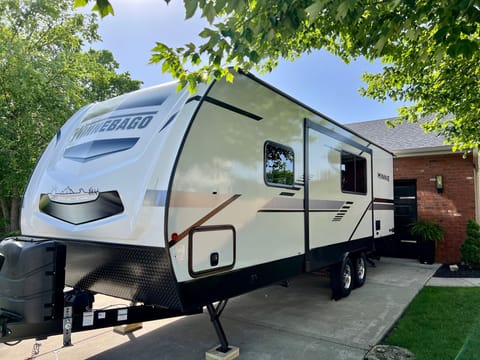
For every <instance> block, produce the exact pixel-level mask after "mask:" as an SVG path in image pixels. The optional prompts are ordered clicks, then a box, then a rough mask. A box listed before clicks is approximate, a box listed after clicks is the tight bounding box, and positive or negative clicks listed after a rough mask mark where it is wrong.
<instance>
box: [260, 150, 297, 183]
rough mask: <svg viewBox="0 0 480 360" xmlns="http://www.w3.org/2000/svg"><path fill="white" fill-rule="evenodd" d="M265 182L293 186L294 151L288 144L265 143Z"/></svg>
mask: <svg viewBox="0 0 480 360" xmlns="http://www.w3.org/2000/svg"><path fill="white" fill-rule="evenodd" d="M264 159H265V182H266V183H267V185H271V186H293V182H294V179H293V177H294V169H293V165H294V153H293V150H292V149H291V148H289V147H287V146H284V145H280V144H277V143H273V142H266V143H265V154H264Z"/></svg>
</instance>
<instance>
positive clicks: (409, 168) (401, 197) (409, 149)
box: [347, 120, 479, 264]
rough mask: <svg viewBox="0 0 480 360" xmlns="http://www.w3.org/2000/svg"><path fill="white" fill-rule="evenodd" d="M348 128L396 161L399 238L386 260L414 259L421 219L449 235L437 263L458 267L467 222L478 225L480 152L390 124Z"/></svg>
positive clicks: (411, 126)
mask: <svg viewBox="0 0 480 360" xmlns="http://www.w3.org/2000/svg"><path fill="white" fill-rule="evenodd" d="M424 121H425V120H424ZM347 126H348V127H349V128H350V129H351V130H353V131H355V132H357V133H358V134H360V135H362V136H364V137H366V138H367V139H370V140H372V141H373V142H375V143H377V144H379V145H381V146H383V147H384V148H386V149H388V150H390V151H391V152H392V153H393V154H394V155H395V157H394V160H393V169H394V170H393V171H394V194H395V232H396V236H395V239H394V240H393V241H392V242H390V243H389V244H388V246H383V249H380V251H381V252H382V253H383V255H388V256H398V257H410V258H415V257H416V255H417V254H416V253H417V246H416V241H415V239H413V238H412V236H411V235H410V233H409V231H408V224H409V223H411V222H412V221H413V220H415V219H417V218H419V219H430V220H434V221H436V222H437V223H439V224H440V226H441V227H442V228H443V229H444V231H445V239H444V241H441V242H439V243H438V244H437V248H436V251H435V261H436V262H440V263H449V264H451V263H458V262H459V261H460V258H461V254H460V245H461V244H462V243H463V241H464V240H465V237H466V232H465V229H466V224H467V221H468V220H469V219H475V220H476V221H477V222H478V221H479V213H478V194H479V192H478V183H479V181H478V180H479V177H478V171H477V170H478V164H479V160H478V152H477V151H474V152H471V153H468V154H467V155H466V156H464V154H463V153H453V152H452V151H451V148H450V147H449V146H447V145H444V144H443V141H444V139H443V138H442V137H439V136H436V135H434V134H425V133H424V132H423V130H422V129H421V128H420V126H419V125H417V124H410V123H404V124H402V125H399V126H397V127H395V128H388V127H387V126H386V124H385V120H374V121H366V122H359V123H352V124H348V125H347ZM380 247H382V246H380Z"/></svg>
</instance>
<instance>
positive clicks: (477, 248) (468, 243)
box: [460, 220, 480, 268]
mask: <svg viewBox="0 0 480 360" xmlns="http://www.w3.org/2000/svg"><path fill="white" fill-rule="evenodd" d="M460 252H461V253H462V261H463V262H464V263H465V264H467V265H469V266H471V267H474V268H480V225H478V224H477V223H476V222H475V221H473V220H468V224H467V238H466V239H465V241H464V242H463V244H462V245H461V246H460Z"/></svg>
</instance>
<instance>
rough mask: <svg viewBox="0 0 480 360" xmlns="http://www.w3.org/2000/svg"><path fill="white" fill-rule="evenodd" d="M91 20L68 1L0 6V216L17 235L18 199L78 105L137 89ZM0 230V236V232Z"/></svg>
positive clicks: (22, 0) (7, 1) (17, 0)
mask: <svg viewBox="0 0 480 360" xmlns="http://www.w3.org/2000/svg"><path fill="white" fill-rule="evenodd" d="M96 31H97V23H96V16H95V15H91V16H84V15H81V14H76V13H74V12H73V11H72V4H71V2H70V1H68V0H41V1H40V0H38V1H35V0H31V1H28V0H3V1H2V2H1V4H0V166H1V169H2V172H1V173H0V211H1V212H0V215H1V216H2V217H3V219H4V221H6V225H7V226H6V229H5V230H6V231H14V230H17V229H18V220H19V219H18V215H19V206H20V201H21V196H22V194H23V191H24V188H25V185H26V184H27V181H28V179H29V176H30V173H31V172H32V170H33V167H34V166H35V164H36V161H37V159H38V157H39V155H40V154H41V152H42V150H43V149H44V148H45V147H46V145H47V144H48V142H49V141H50V139H51V138H52V137H53V135H54V134H55V132H56V131H57V129H58V128H59V127H60V126H61V125H62V123H63V122H64V121H65V120H66V119H67V118H68V117H69V116H70V115H71V114H72V113H73V112H74V110H76V109H78V108H79V107H80V106H83V105H84V104H85V103H88V102H92V101H95V100H102V99H105V98H106V97H110V96H113V95H117V94H119V93H121V92H125V91H131V90H134V89H138V88H139V85H140V82H139V81H135V80H132V79H130V77H129V74H128V73H124V74H116V72H115V70H117V68H118V63H116V62H115V60H114V59H113V56H112V54H111V53H110V52H108V51H94V50H89V51H87V52H85V51H83V50H82V46H83V43H84V41H85V42H93V41H96V40H99V37H98V35H97V32H96ZM0 231H1V229H0Z"/></svg>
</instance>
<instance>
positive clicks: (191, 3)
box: [183, 0, 198, 19]
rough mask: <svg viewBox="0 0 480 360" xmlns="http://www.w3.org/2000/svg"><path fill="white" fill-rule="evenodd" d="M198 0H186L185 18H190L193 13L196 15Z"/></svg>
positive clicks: (184, 2)
mask: <svg viewBox="0 0 480 360" xmlns="http://www.w3.org/2000/svg"><path fill="white" fill-rule="evenodd" d="M197 3H198V1H197V0H184V1H183V4H184V5H185V19H190V18H191V17H192V16H193V15H195V11H196V10H197Z"/></svg>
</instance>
